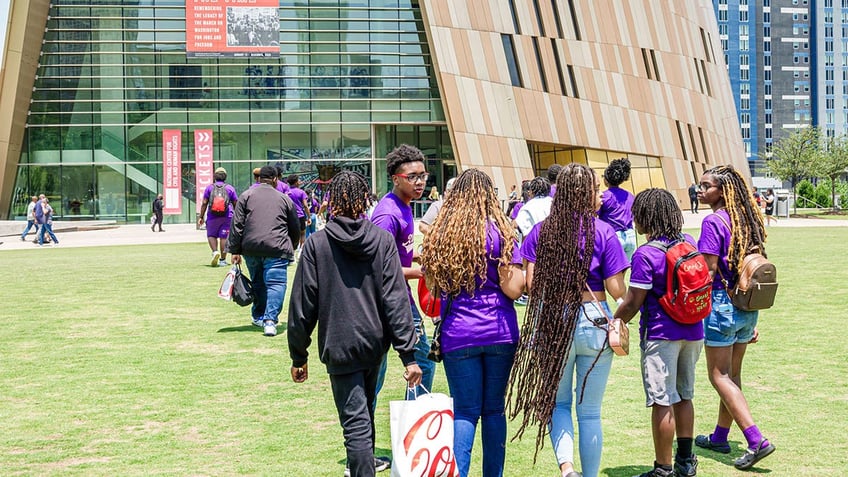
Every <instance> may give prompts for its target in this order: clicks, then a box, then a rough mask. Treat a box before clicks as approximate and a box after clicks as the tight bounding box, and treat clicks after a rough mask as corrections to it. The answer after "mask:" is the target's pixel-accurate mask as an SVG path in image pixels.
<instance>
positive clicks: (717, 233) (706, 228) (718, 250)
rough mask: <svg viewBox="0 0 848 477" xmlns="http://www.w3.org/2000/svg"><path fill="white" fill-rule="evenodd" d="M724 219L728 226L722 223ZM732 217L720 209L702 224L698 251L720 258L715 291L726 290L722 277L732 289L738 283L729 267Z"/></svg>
mask: <svg viewBox="0 0 848 477" xmlns="http://www.w3.org/2000/svg"><path fill="white" fill-rule="evenodd" d="M719 217H721V218H723V219H724V220H725V221H726V222H727V224H726V225H725V223H724V222H722V220H721V218H719ZM729 225H730V216H729V215H728V214H727V211H726V210H724V209H720V210H718V211H716V212H713V213H712V214H710V215H708V216H706V217H704V220H703V221H702V222H701V236H700V237H699V238H698V251H699V252H701V253H703V254H704V255H715V256H717V257H718V270H720V271H721V274H719V272H718V271H716V274H715V276H714V277H713V290H724V283H722V281H721V277H722V276H723V277H724V278H726V279H727V281H728V284H729V285H730V287H731V288H732V287H733V285H734V284H735V283H736V279H735V278H734V277H733V275H732V274H731V273H730V267H729V266H728V265H727V253H728V251H729V250H730V228H729Z"/></svg>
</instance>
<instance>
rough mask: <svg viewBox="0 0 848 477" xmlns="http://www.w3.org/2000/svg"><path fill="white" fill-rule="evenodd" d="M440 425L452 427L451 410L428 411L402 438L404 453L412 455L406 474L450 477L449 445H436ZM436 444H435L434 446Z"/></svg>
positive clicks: (452, 463)
mask: <svg viewBox="0 0 848 477" xmlns="http://www.w3.org/2000/svg"><path fill="white" fill-rule="evenodd" d="M442 426H453V411H449V410H443V411H430V412H428V413H426V414H424V415H423V416H421V417H420V418H419V419H418V420H417V421H415V423H414V424H413V425H412V426H411V427H410V429H409V432H407V433H406V435H404V436H403V450H404V451H405V452H406V455H408V456H411V457H412V458H411V460H410V468H409V473H406V472H405V473H404V475H410V476H420V477H442V476H445V477H453V476H454V475H457V468H456V460H455V459H454V455H453V449H452V448H451V447H450V446H446V445H443V444H442V443H439V441H440V439H438V436H439V433H440V432H441V431H442ZM434 443H436V445H433V444H434Z"/></svg>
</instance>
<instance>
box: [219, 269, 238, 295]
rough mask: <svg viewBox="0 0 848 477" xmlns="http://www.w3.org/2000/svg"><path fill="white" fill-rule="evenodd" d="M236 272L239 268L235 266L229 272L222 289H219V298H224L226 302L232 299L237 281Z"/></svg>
mask: <svg viewBox="0 0 848 477" xmlns="http://www.w3.org/2000/svg"><path fill="white" fill-rule="evenodd" d="M236 270H238V267H237V266H235V265H233V268H231V269H230V271H229V272H227V276H225V277H224V281H223V282H221V288H219V289H218V298H223V299H224V300H231V299H232V297H233V284H234V283H235V281H236Z"/></svg>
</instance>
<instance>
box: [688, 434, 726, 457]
mask: <svg viewBox="0 0 848 477" xmlns="http://www.w3.org/2000/svg"><path fill="white" fill-rule="evenodd" d="M695 445H696V446H698V447H700V448H702V449H709V450H711V451H715V452H719V453H722V454H730V444H728V443H727V441H725V442H713V440H712V434H710V435H709V436H705V435H703V434H702V435H700V436H697V437H695Z"/></svg>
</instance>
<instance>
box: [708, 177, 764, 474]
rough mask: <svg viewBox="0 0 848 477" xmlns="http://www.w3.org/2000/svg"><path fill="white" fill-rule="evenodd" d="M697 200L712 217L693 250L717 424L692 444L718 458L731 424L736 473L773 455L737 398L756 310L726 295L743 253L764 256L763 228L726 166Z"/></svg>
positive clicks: (740, 180) (743, 186)
mask: <svg viewBox="0 0 848 477" xmlns="http://www.w3.org/2000/svg"><path fill="white" fill-rule="evenodd" d="M698 200H700V201H701V203H702V204H706V205H708V206H710V208H711V209H712V211H713V213H712V214H710V215H708V216H707V217H705V218H704V221H703V222H702V223H701V237H700V238H699V240H698V250H699V251H700V252H701V253H702V254H704V258H705V259H706V260H707V265H709V267H710V271H711V273H712V274H713V277H714V281H713V300H712V313H710V316H709V317H707V319H706V320H704V334H705V336H704V345H705V352H706V355H707V370H708V372H709V376H710V383H712V385H713V388H715V390H716V392H718V395H719V397H720V398H721V401H720V403H719V411H718V421H717V423H716V427H715V430H714V431H713V433H712V434H710V435H709V436H707V435H700V436H698V437H697V438H695V444H696V445H698V446H699V447H703V448H705V449H710V450H714V451H716V452H721V453H723V454H727V453H730V450H731V448H730V445H729V444H728V442H727V436H728V433H729V432H730V426H731V425H732V424H733V422H736V425H738V426H739V428H740V429H742V434H743V435H744V436H745V440H746V441H748V449H747V450H746V452H745V454H743V455H742V456H741V457H739V458H738V459H736V461H735V462H734V465H735V466H736V468H737V469H749V468H751V467H752V466H753V465H754V464H756V463H757V462H759V461H760V460H761V459H763V458H764V457H766V456H768V455H769V454H771V453H772V452H774V449H775V447H774V445H773V444H772V443H770V442H769V441H768V439H766V438H765V437H763V435H762V433H761V432H760V429H759V428H758V427H757V425H756V424H755V422H754V418H753V416H752V415H751V410H750V408H749V407H748V402H747V401H746V400H745V395H744V394H743V393H742V385H741V383H742V360H743V358H744V357H745V351H746V349H747V347H748V343H756V341H757V329H756V327H757V319H758V316H759V315H758V312H757V311H744V310H740V309H739V308H736V307H735V306H733V303H732V302H731V300H730V297H729V296H728V294H727V290H728V289H732V288H733V286H734V285H735V283H736V279H737V274H738V273H739V270H740V268H741V265H742V260H743V259H744V258H745V255H746V254H747V253H748V251H749V250H751V249H754V248H757V249H759V250H760V252H761V253H763V254H764V253H765V247H764V242H765V239H766V231H765V226H764V224H763V216H762V213H761V212H760V208H759V207H757V206H756V204H755V202H754V197H753V195H752V194H751V191H750V189H749V188H748V183H747V181H746V180H745V178H744V177H743V176H742V174H740V173H739V172H738V171H736V169H734V168H733V167H732V166H718V167H714V168H712V169H710V170H708V171H706V172H704V175H703V176H701V183H700V187H699V192H698Z"/></svg>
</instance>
